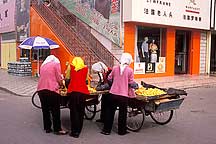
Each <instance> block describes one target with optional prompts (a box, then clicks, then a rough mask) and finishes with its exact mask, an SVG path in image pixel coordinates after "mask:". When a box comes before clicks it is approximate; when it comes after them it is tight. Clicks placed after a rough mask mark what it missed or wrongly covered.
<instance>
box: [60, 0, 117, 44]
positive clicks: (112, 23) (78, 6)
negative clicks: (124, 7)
mask: <svg viewBox="0 0 216 144" xmlns="http://www.w3.org/2000/svg"><path fill="white" fill-rule="evenodd" d="M59 1H60V2H61V4H63V5H64V6H65V7H66V8H67V9H68V10H69V11H70V12H71V13H73V14H74V15H76V16H77V17H78V18H79V19H81V20H82V21H84V22H85V23H86V24H88V25H89V26H91V27H92V28H93V29H95V30H96V31H98V32H99V33H101V34H103V35H104V36H105V37H107V38H108V39H110V40H111V41H113V42H114V43H115V44H117V45H120V0H59Z"/></svg>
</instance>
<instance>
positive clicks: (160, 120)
mask: <svg viewBox="0 0 216 144" xmlns="http://www.w3.org/2000/svg"><path fill="white" fill-rule="evenodd" d="M150 116H151V118H152V119H153V120H154V121H155V122H156V123H157V124H160V125H165V124H167V123H169V122H170V121H171V119H172V117H173V110H170V111H164V112H151V113H150Z"/></svg>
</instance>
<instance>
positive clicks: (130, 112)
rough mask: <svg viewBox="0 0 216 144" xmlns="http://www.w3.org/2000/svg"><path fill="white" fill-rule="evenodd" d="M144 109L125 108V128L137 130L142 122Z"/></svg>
mask: <svg viewBox="0 0 216 144" xmlns="http://www.w3.org/2000/svg"><path fill="white" fill-rule="evenodd" d="M144 120H145V111H144V109H143V108H131V107H128V109H127V129H128V130H130V131H133V132H138V131H139V130H140V129H141V128H142V126H143V123H144Z"/></svg>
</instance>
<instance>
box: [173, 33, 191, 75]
mask: <svg viewBox="0 0 216 144" xmlns="http://www.w3.org/2000/svg"><path fill="white" fill-rule="evenodd" d="M190 37H191V33H190V32H189V31H181V30H177V31H176V42H175V74H187V73H188V51H189V43H190Z"/></svg>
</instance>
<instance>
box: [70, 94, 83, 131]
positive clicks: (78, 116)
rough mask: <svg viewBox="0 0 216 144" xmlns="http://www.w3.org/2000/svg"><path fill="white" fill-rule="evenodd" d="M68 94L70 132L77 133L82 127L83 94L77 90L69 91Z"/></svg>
mask: <svg viewBox="0 0 216 144" xmlns="http://www.w3.org/2000/svg"><path fill="white" fill-rule="evenodd" d="M69 96H70V100H69V108H70V121H71V134H72V135H73V134H74V135H79V134H80V132H81V130H82V127H83V118H84V112H85V94H83V93H79V92H71V93H69Z"/></svg>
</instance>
